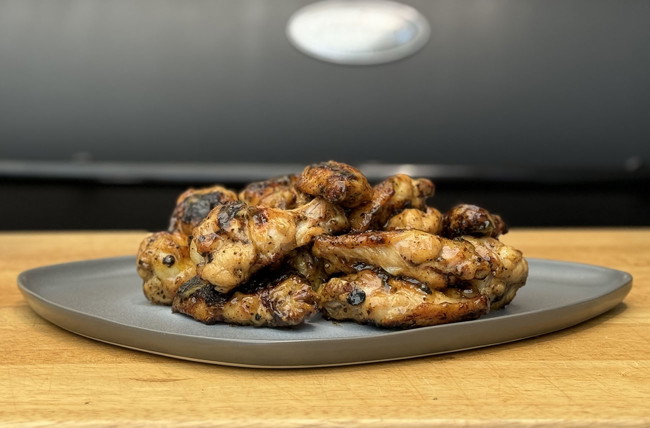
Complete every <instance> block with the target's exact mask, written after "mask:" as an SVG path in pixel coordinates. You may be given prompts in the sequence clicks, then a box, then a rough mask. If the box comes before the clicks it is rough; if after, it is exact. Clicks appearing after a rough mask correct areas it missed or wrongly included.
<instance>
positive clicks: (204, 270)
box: [190, 198, 348, 293]
mask: <svg viewBox="0 0 650 428" xmlns="http://www.w3.org/2000/svg"><path fill="white" fill-rule="evenodd" d="M347 227H348V222H347V218H346V217H345V213H344V212H343V210H342V209H341V208H339V207H337V206H336V205H333V204H330V203H329V202H327V201H325V200H324V199H322V198H315V199H314V200H312V201H311V202H309V203H308V204H306V205H303V206H301V207H299V208H296V209H293V210H281V209H277V208H268V207H262V206H250V205H247V204H245V203H243V202H229V203H226V204H224V205H221V206H218V207H216V208H215V209H213V210H212V211H211V212H210V214H208V216H207V217H206V218H205V219H204V220H203V221H202V222H201V224H199V225H198V226H197V227H196V228H195V229H194V239H193V240H192V244H191V248H190V251H191V253H190V254H191V257H192V260H193V261H194V262H195V263H196V264H197V274H198V275H199V276H200V277H201V278H202V279H204V280H207V281H209V282H210V283H212V284H213V285H214V286H215V288H216V289H217V291H219V292H221V293H227V292H228V291H230V290H232V289H233V288H234V287H236V286H237V285H238V284H241V283H243V282H244V281H246V280H248V279H249V278H250V277H251V275H252V274H253V273H255V272H256V271H258V270H259V269H260V268H262V267H264V266H269V265H271V264H273V263H275V262H278V261H279V260H280V259H281V258H282V257H284V256H285V255H287V254H288V253H289V252H290V251H292V250H293V249H295V248H298V247H301V246H303V245H306V244H308V243H310V242H311V241H312V240H313V238H314V237H315V236H318V235H323V234H330V233H333V232H340V231H343V230H345V229H347Z"/></svg>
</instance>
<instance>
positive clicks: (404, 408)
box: [0, 228, 650, 427]
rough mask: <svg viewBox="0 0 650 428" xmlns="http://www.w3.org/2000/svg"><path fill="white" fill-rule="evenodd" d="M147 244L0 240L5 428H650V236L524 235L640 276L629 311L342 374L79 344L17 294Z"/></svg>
mask: <svg viewBox="0 0 650 428" xmlns="http://www.w3.org/2000/svg"><path fill="white" fill-rule="evenodd" d="M144 236H145V232H111V233H108V232H106V233H98V232H88V233H86V232H77V233H0V252H1V253H2V255H1V256H0V293H1V294H0V295H1V296H2V299H1V300H0V350H2V356H1V357H0V425H10V424H19V425H41V424H43V425H48V424H52V425H57V426H59V425H95V426H116V425H119V426H124V425H131V426H133V425H138V426H141V425H160V424H161V423H165V424H170V425H171V424H174V425H187V426H208V425H209V426H224V427H225V426H227V427H266V426H282V427H302V426H323V427H342V426H362V427H394V426H402V427H409V426H413V427H415V426H435V425H441V426H446V425H451V424H458V425H469V426H548V425H557V424H560V425H566V426H594V425H596V426H599V425H600V426H612V425H616V426H649V425H650V359H649V356H650V328H649V327H650V326H649V325H648V324H649V323H650V311H649V308H650V229H648V228H641V229H584V230H576V229H566V230H563V229H548V230H544V229H539V230H514V231H512V232H510V233H509V234H508V235H506V236H504V237H503V240H504V241H506V242H507V243H509V244H511V245H514V246H516V247H518V248H520V249H522V250H523V251H524V253H525V255H526V256H528V257H542V258H551V259H558V260H566V261H575V262H583V263H590V264H596V265H603V266H607V267H611V268H614V269H620V270H624V271H627V272H630V273H631V274H632V275H633V276H634V286H633V288H632V291H631V292H630V294H629V295H628V296H627V298H626V299H625V301H624V303H622V304H621V305H619V306H618V307H616V308H615V309H613V310H612V311H610V312H608V313H606V314H604V315H602V316H600V317H597V318H595V319H593V320H590V321H587V322H585V323H583V324H580V325H578V326H575V327H573V328H570V329H566V330H563V331H560V332H557V333H553V334H548V335H544V336H541V337H537V338H533V339H528V340H523V341H519V342H515V343H510V344H505V345H500V346H494V347H490V348H484V349H479V350H472V351H465V352H457V353H453V354H447V355H441V356H434V357H427V358H419V359H413V360H406V361H398V362H389V363H377V364H367V365H359V366H350V367H339V368H322V369H301V370H260V369H242V368H231V367H222V366H215V365H208V364H201V363H192V362H187V361H180V360H175V359H172V358H166V357H162V356H155V355H150V354H146V353H142V352H137V351H131V350H127V349H122V348H119V347H115V346H111V345H107V344H104V343H100V342H96V341H93V340H90V339H86V338H83V337H80V336H77V335H74V334H71V333H68V332H66V331H64V330H62V329H60V328H58V327H56V326H54V325H52V324H50V323H48V322H47V321H44V320H43V319H41V318H40V317H39V316H37V315H36V314H35V313H34V312H32V311H31V309H30V308H29V307H28V306H27V304H26V303H25V301H24V300H23V298H22V296H21V294H20V293H19V291H18V289H17V287H16V277H17V275H18V274H19V272H21V271H23V270H26V269H29V268H32V267H36V266H42V265H48V264H54V263H62V262H66V261H75V260H82V259H89V258H98V257H110V256H117V255H127V254H134V253H135V251H136V249H137V245H138V243H139V242H140V240H141V239H142V238H143V237H144Z"/></svg>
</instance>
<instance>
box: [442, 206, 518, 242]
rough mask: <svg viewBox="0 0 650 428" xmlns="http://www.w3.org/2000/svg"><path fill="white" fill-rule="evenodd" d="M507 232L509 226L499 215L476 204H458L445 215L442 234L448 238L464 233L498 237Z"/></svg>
mask: <svg viewBox="0 0 650 428" xmlns="http://www.w3.org/2000/svg"><path fill="white" fill-rule="evenodd" d="M507 232H508V226H507V225H506V223H505V222H504V221H503V220H502V219H501V217H500V216H499V215H497V214H491V213H490V212H489V211H488V210H486V209H485V208H481V207H479V206H476V205H470V204H460V205H456V206H455V207H453V208H451V209H450V210H449V211H447V212H446V213H445V215H444V226H443V231H442V234H443V235H444V236H446V237H448V238H454V237H456V236H464V235H471V236H491V237H492V238H496V237H498V236H499V235H503V234H505V233H507Z"/></svg>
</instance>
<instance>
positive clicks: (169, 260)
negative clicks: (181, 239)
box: [162, 254, 176, 267]
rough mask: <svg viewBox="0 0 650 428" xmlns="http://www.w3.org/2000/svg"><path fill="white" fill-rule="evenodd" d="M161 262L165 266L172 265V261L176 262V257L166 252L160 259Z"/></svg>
mask: <svg viewBox="0 0 650 428" xmlns="http://www.w3.org/2000/svg"><path fill="white" fill-rule="evenodd" d="M162 262H163V264H164V265H165V266H167V267H172V266H174V263H176V257H174V256H172V255H171V254H168V255H166V256H165V257H164V258H163V259H162Z"/></svg>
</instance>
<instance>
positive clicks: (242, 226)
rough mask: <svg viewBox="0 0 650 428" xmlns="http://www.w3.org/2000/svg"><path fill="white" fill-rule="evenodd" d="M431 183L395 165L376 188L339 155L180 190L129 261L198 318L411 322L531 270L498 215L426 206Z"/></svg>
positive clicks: (500, 297) (159, 298)
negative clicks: (285, 171) (294, 169)
mask: <svg viewBox="0 0 650 428" xmlns="http://www.w3.org/2000/svg"><path fill="white" fill-rule="evenodd" d="M433 194H434V185H433V183H432V182H431V181H430V180H428V179H425V178H419V179H413V178H411V177H409V176H407V175H403V174H398V175H395V176H392V177H389V178H387V179H385V180H384V181H382V182H380V183H378V184H376V185H374V186H371V185H370V183H369V182H368V179H367V178H366V177H365V176H364V175H363V174H362V173H361V172H360V171H359V170H358V169H356V168H354V167H352V166H350V165H347V164H344V163H339V162H335V161H329V162H322V163H318V164H313V165H309V166H307V167H306V168H305V169H304V170H303V171H302V173H300V174H297V175H289V176H285V177H279V178H272V179H269V180H266V181H260V182H255V183H251V184H249V185H248V186H246V187H245V188H244V189H243V190H241V191H240V192H239V193H237V192H235V191H233V190H230V189H227V188H225V187H222V186H213V187H208V188H202V189H189V190H187V191H185V192H184V193H183V194H181V195H180V196H179V197H178V200H177V202H176V206H175V208H174V210H173V213H172V215H171V222H170V226H169V229H168V230H167V231H161V232H156V233H152V234H150V235H149V236H147V237H146V238H145V239H144V240H143V241H142V243H141V244H140V248H139V250H138V256H137V272H138V275H139V276H140V277H141V278H142V280H143V291H144V294H145V296H146V297H147V298H148V299H149V300H150V301H151V302H153V303H156V304H163V305H171V307H172V311H173V312H176V313H182V314H185V315H188V316H190V317H192V318H194V319H196V320H198V321H201V322H203V323H206V324H213V323H222V322H223V323H230V324H237V325H251V326H256V327H262V326H266V327H286V326H295V325H299V324H302V323H304V322H306V321H308V320H309V319H310V318H311V317H312V316H313V315H314V314H316V313H318V312H320V313H321V314H322V316H323V317H324V318H326V319H330V320H338V321H354V322H357V323H361V324H370V325H375V326H378V327H385V328H413V327H423V326H431V325H437V324H444V323H450V322H457V321H463V320H469V319H475V318H478V317H480V316H482V315H484V314H487V313H488V312H489V311H491V310H496V309H499V308H502V307H504V306H505V305H507V304H508V303H510V302H511V301H512V299H513V298H514V297H515V294H516V292H517V290H518V289H519V288H520V287H522V286H523V285H524V284H525V282H526V278H527V276H528V264H527V262H526V259H525V258H524V257H523V256H522V253H521V251H519V250H517V249H515V248H512V247H510V246H508V245H505V244H504V243H502V242H501V241H499V239H498V238H499V236H500V235H502V234H504V233H506V232H507V226H506V224H505V223H504V221H503V220H502V219H501V217H499V216H498V215H495V214H492V213H490V212H488V211H487V210H485V209H483V208H481V207H478V206H475V205H468V204H462V205H458V206H455V207H453V208H452V209H450V210H449V211H447V212H446V213H444V214H443V213H441V212H440V211H438V210H437V209H436V208H433V207H432V206H429V205H427V199H429V198H430V197H432V196H433Z"/></svg>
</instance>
